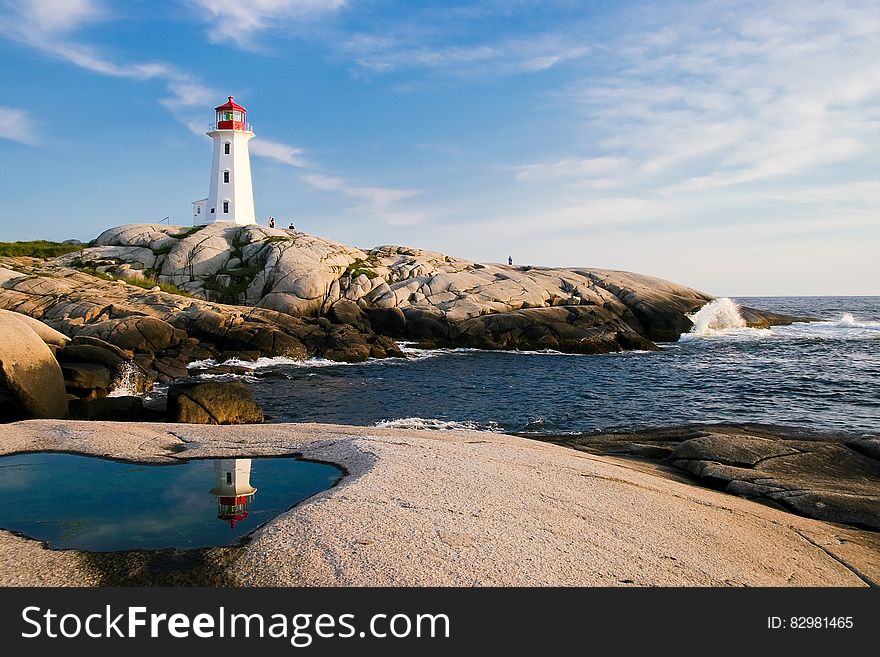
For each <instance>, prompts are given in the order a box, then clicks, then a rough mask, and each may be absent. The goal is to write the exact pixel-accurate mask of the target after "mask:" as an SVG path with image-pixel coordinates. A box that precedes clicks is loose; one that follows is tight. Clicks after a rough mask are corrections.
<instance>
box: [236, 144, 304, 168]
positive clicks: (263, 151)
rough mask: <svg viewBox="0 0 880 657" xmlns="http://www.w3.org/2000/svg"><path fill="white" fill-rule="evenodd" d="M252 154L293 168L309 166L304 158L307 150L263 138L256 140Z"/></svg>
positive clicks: (252, 145) (252, 147) (251, 149)
mask: <svg viewBox="0 0 880 657" xmlns="http://www.w3.org/2000/svg"><path fill="white" fill-rule="evenodd" d="M250 152H251V153H252V154H254V155H257V156H258V157H265V158H268V159H270V160H275V161H276V162H280V163H281V164H288V165H290V166H293V167H308V166H309V164H308V162H306V160H305V159H304V158H303V157H302V156H303V153H305V149H303V148H300V147H298V146H291V145H290V144H282V143H280V142H277V141H271V140H270V139H264V138H262V137H260V138H258V139H255V140H254V141H253V142H252V143H251V147H250Z"/></svg>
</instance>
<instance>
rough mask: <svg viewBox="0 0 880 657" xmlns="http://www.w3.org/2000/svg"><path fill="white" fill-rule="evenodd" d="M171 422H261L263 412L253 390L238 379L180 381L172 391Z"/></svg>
mask: <svg viewBox="0 0 880 657" xmlns="http://www.w3.org/2000/svg"><path fill="white" fill-rule="evenodd" d="M166 415H167V418H168V421H169V422H182V423H185V424H258V423H260V422H262V421H263V411H262V409H261V408H260V406H259V404H257V402H255V401H254V397H253V395H252V394H251V391H250V389H249V388H248V387H247V386H246V385H244V384H243V383H239V382H238V381H231V382H223V381H208V382H204V383H177V384H174V385H172V386H171V388H169V390H168V406H167V409H166Z"/></svg>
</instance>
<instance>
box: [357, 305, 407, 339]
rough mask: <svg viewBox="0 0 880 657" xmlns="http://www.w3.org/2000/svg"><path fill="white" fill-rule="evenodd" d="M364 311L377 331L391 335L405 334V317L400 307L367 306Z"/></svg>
mask: <svg viewBox="0 0 880 657" xmlns="http://www.w3.org/2000/svg"><path fill="white" fill-rule="evenodd" d="M366 312H367V318H368V319H369V321H370V326H371V327H372V328H373V330H374V331H376V332H377V333H380V334H382V335H388V336H391V337H402V336H404V335H406V317H405V316H404V314H403V311H402V310H401V309H400V308H367V311H366Z"/></svg>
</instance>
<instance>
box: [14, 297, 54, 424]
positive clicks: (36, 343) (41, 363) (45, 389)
mask: <svg viewBox="0 0 880 657" xmlns="http://www.w3.org/2000/svg"><path fill="white" fill-rule="evenodd" d="M66 416H67V393H66V391H65V389H64V378H63V376H62V374H61V368H60V367H58V362H57V361H56V360H55V357H54V356H53V355H52V351H51V350H50V349H49V347H48V346H47V345H46V343H45V342H43V340H42V338H40V336H39V335H38V334H37V333H36V332H35V331H34V330H33V329H31V328H30V327H29V326H28V325H27V324H26V323H24V322H22V321H20V320H18V319H17V318H14V317H10V316H9V315H7V314H5V313H4V314H3V315H0V421H11V420H20V419H25V418H63V417H66Z"/></svg>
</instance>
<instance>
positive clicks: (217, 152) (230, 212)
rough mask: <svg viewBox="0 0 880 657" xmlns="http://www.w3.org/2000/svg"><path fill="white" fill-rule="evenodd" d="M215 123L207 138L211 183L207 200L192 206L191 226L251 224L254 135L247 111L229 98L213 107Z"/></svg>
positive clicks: (252, 218)
mask: <svg viewBox="0 0 880 657" xmlns="http://www.w3.org/2000/svg"><path fill="white" fill-rule="evenodd" d="M214 111H215V113H216V121H215V123H213V124H211V129H210V130H209V131H208V133H207V134H208V136H209V137H211V138H212V139H213V140H214V157H213V160H212V162H211V183H210V185H209V188H208V197H207V198H203V199H200V200H198V201H194V202H193V204H192V205H193V225H194V226H205V225H207V224H214V223H218V222H227V223H233V224H238V225H246V224H255V223H257V222H256V215H255V214H254V189H253V185H252V184H251V160H250V155H249V154H248V142H249V141H250V140H251V139H253V138H254V132H253V130H251V126H250V124H249V123H248V122H247V110H246V109H245V108H244V107H242V106H241V105H239V104H238V103H236V102H235V101H234V100H233V99H232V96H229V100H228V101H227V102H225V103H224V104H223V105H220V106H219V107H215V108H214Z"/></svg>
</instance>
